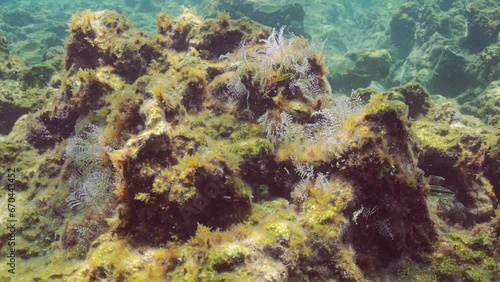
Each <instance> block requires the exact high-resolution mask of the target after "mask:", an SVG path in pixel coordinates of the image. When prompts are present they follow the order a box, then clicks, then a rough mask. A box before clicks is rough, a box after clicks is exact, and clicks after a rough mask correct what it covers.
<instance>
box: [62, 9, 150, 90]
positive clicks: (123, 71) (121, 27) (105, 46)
mask: <svg viewBox="0 0 500 282" xmlns="http://www.w3.org/2000/svg"><path fill="white" fill-rule="evenodd" d="M68 27H69V30H70V37H69V40H68V42H67V44H66V51H67V55H66V59H65V66H66V69H67V70H69V69H71V68H74V69H78V68H97V67H99V66H104V65H109V66H112V67H113V68H114V72H116V73H117V74H119V75H121V76H122V77H123V78H124V79H125V80H127V81H128V82H133V81H135V79H137V78H138V77H139V76H141V75H143V74H145V72H146V68H147V65H148V64H149V63H150V62H151V60H152V59H153V58H154V57H156V56H157V53H155V52H154V49H153V48H152V47H151V44H152V39H150V38H148V37H147V36H146V35H145V34H144V33H142V32H139V31H137V30H133V29H131V26H130V24H129V23H128V21H127V19H126V17H125V16H124V15H120V14H118V13H116V12H111V11H102V12H96V13H92V12H91V11H89V10H87V11H83V12H80V13H78V14H75V15H73V17H72V19H71V22H70V23H69V24H68ZM131 38H134V39H133V40H132V39H131Z"/></svg>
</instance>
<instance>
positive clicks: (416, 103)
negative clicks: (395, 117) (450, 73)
mask: <svg viewBox="0 0 500 282" xmlns="http://www.w3.org/2000/svg"><path fill="white" fill-rule="evenodd" d="M391 90H394V91H396V92H399V93H401V95H403V97H404V100H403V102H404V103H405V104H406V105H407V106H408V114H409V116H410V117H412V118H416V117H418V116H419V115H425V114H427V112H428V111H429V108H430V102H429V99H430V98H429V93H427V91H426V90H425V89H424V88H423V87H422V86H421V85H420V84H418V83H408V84H406V85H404V86H402V87H399V88H395V89H391Z"/></svg>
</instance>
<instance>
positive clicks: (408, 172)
mask: <svg viewBox="0 0 500 282" xmlns="http://www.w3.org/2000/svg"><path fill="white" fill-rule="evenodd" d="M128 3H129V5H136V4H137V3H136V2H134V1H129V2H128ZM367 5H368V4H367ZM370 5H375V4H374V3H371V4H370ZM443 5H444V6H443V7H446V5H445V4H443ZM405 7H406V6H405ZM265 9H266V10H267V11H269V12H271V11H270V10H269V9H271V8H269V7H265ZM433 9H439V5H437V4H435V5H427V6H426V9H424V10H433ZM443 9H444V8H443ZM450 9H453V8H450ZM402 12H404V13H405V14H407V15H408V16H409V17H413V14H414V13H416V10H415V7H413V6H412V5H410V4H408V5H407V7H406V9H402ZM417 18H418V17H415V19H417ZM429 20H433V18H432V17H431V18H430V19H429ZM431 22H432V21H431ZM69 28H70V37H69V39H68V43H67V45H66V53H65V58H64V70H63V71H62V72H60V73H57V72H55V75H53V76H52V78H51V79H50V80H48V78H47V77H41V78H40V79H38V78H37V77H35V76H36V74H37V72H33V73H32V75H33V77H30V76H29V75H25V76H24V77H25V78H26V81H32V82H33V85H35V84H36V85H37V87H41V86H42V81H44V82H47V81H48V82H49V83H48V85H47V88H45V91H47V92H46V95H47V96H46V99H47V101H45V103H43V104H40V107H41V109H40V110H37V111H36V113H33V114H31V115H24V116H23V117H21V118H20V119H18V120H17V122H16V123H15V125H14V127H13V128H14V129H13V130H12V131H11V132H10V134H9V135H8V136H7V137H2V139H1V140H0V141H2V143H0V160H2V163H6V164H7V165H12V166H18V167H20V168H21V169H22V170H24V172H23V176H22V177H19V178H18V179H17V180H16V181H15V183H16V185H18V186H19V187H20V189H19V195H20V196H19V198H18V199H19V201H20V203H22V205H23V206H28V205H30V207H32V208H30V210H29V211H28V210H26V211H24V212H23V214H22V220H23V224H24V225H25V226H26V227H23V229H22V230H21V231H20V233H19V237H18V238H19V241H17V242H20V245H19V250H20V251H19V255H20V256H21V257H23V258H30V260H26V263H28V264H29V265H27V267H26V268H24V269H22V270H21V272H22V273H21V274H20V276H19V277H20V279H21V280H23V281H24V280H26V281H30V280H33V279H41V280H51V279H63V280H68V281H87V280H88V281H94V280H110V281H115V280H116V281H146V280H151V281H166V280H167V281H182V280H184V281H198V280H199V281H205V280H206V281H295V280H297V281H299V280H300V281H302V280H304V281H306V280H308V281H309V280H310V281H328V280H342V281H364V280H377V279H380V277H381V276H382V275H387V277H388V278H387V279H391V278H394V279H396V277H401V276H402V275H403V274H405V275H409V277H411V278H414V277H416V278H420V279H422V280H423V281H424V280H425V279H424V278H429V277H439V278H440V279H443V280H446V279H451V280H452V279H462V278H463V277H466V278H467V279H478V280H481V279H483V278H484V279H485V280H487V279H489V278H491V279H493V277H495V274H496V273H495V270H494V268H493V267H494V263H493V262H494V261H495V258H496V257H497V256H498V249H497V246H498V242H497V240H495V238H494V236H493V233H492V232H497V230H498V228H497V227H498V226H495V225H494V224H497V225H498V222H493V221H492V220H491V217H492V216H493V214H494V213H495V208H496V206H497V197H498V191H497V190H498V187H497V184H498V181H497V177H496V175H497V174H498V173H497V170H496V168H497V167H498V165H497V163H498V162H497V159H498V158H497V155H498V154H496V152H497V143H498V142H496V139H495V137H497V136H496V135H495V132H494V131H492V130H491V129H490V128H488V127H485V126H484V124H482V123H481V121H480V120H478V119H474V118H471V117H467V116H462V115H461V114H460V112H459V110H458V109H457V107H456V106H455V104H454V103H453V102H451V101H449V100H446V99H444V98H441V100H437V101H438V102H435V101H431V100H430V95H429V94H428V92H427V91H426V90H425V89H424V87H423V86H421V85H420V84H418V83H408V84H406V85H403V86H400V87H395V88H392V89H390V90H389V91H386V92H384V91H382V90H373V89H360V90H357V91H356V90H355V91H353V93H352V95H351V96H350V97H347V96H344V95H337V94H335V95H333V94H332V93H331V92H332V91H331V88H330V85H329V82H328V81H327V80H326V75H327V70H326V66H325V63H324V60H323V57H322V54H321V50H320V49H319V48H317V47H316V46H314V45H311V44H310V43H309V42H308V41H307V40H306V39H304V38H300V37H296V36H294V35H293V34H288V33H287V32H286V29H285V28H281V29H279V30H277V29H270V28H267V27H264V26H262V25H259V24H256V23H254V22H252V21H251V20H248V19H239V20H231V19H230V17H229V15H228V14H227V13H220V14H218V16H217V17H216V18H214V19H203V18H201V17H199V16H197V15H196V14H194V12H193V11H191V10H189V9H185V10H184V12H183V13H182V14H181V15H180V16H178V17H175V18H174V17H171V16H169V15H168V14H166V13H164V12H163V13H161V14H159V16H158V21H157V34H155V35H148V34H145V33H142V32H141V31H139V30H137V29H135V28H134V27H133V26H132V25H131V24H130V23H129V22H128V20H127V19H126V17H125V16H124V15H120V14H117V13H115V12H110V11H101V12H92V11H84V12H81V13H78V14H76V15H75V16H74V17H73V18H72V20H71V22H70V24H69ZM431 30H432V28H430V29H429V32H430V31H431ZM416 33H417V31H416ZM418 34H419V36H422V37H418V38H424V37H425V36H427V35H428V34H427V32H424V31H422V30H420V31H419V32H418ZM418 38H417V37H416V39H418ZM438 39H439V38H438ZM415 42H417V41H415ZM431 49H432V48H431ZM432 50H434V49H432ZM436 50H441V49H436ZM56 53H57V52H56ZM440 54H441V53H439V51H435V52H434V53H433V55H432V56H434V58H438V57H439V55H440ZM436 56H438V57H436ZM48 57H50V56H48ZM56 57H57V55H56V56H55V57H54V58H53V59H48V60H47V61H46V62H44V63H46V64H47V65H45V66H53V67H54V68H55V65H56V64H57V59H55V58H56ZM348 57H349V59H350V60H352V61H353V62H354V64H352V66H355V69H356V70H357V71H356V73H355V74H354V73H351V75H353V76H356V75H357V76H358V77H360V79H359V80H358V82H359V83H361V84H363V85H364V84H365V83H366V82H367V83H369V82H371V80H384V79H385V77H386V76H387V74H388V72H389V64H390V61H391V57H390V56H389V52H388V51H386V50H377V49H365V50H362V51H353V52H351V53H349V55H348ZM443 57H444V55H443ZM443 60H444V58H443ZM39 67H40V69H43V68H42V67H43V66H39ZM32 68H34V70H37V68H35V67H32ZM427 68H428V69H433V67H429V66H427ZM4 69H8V70H12V69H13V67H12V65H11V67H8V66H6V65H5V68H4ZM14 69H15V68H14ZM40 69H38V70H40ZM20 70H21V71H22V70H23V68H22V67H21V68H20ZM5 73H8V74H9V75H10V77H8V78H7V80H12V78H13V77H14V78H15V79H19V78H21V77H22V76H20V75H17V76H16V74H15V72H14V71H11V72H7V71H6V72H5ZM20 73H22V72H20ZM25 87H27V89H28V90H29V89H31V88H30V87H31V86H29V85H25ZM431 97H432V96H431ZM0 105H1V104H0ZM485 140H487V141H488V142H485ZM11 151H15V154H12V153H11ZM495 189H496V190H495ZM495 191H496V193H497V194H496V196H495V193H494V192H495ZM450 195H452V196H450ZM497 213H498V212H497ZM497 216H498V215H497ZM495 228H496V229H495ZM495 230H496V231H495ZM482 231H485V232H482ZM6 234H7V233H6V232H4V233H2V236H0V237H2V238H6ZM477 234H481V235H480V236H476V235H477ZM7 235H8V234H7ZM0 243H1V244H5V240H3V241H1V240H0ZM0 252H2V253H1V255H5V248H1V249H0ZM447 254H453V256H452V258H451V259H447ZM40 260H43V261H44V262H45V263H46V265H45V267H44V268H43V269H40V268H39V267H33V266H34V265H35V263H37V262H39V261H40ZM69 263H71V264H72V265H71V266H70V265H69ZM477 263H480V264H481V265H482V266H485V268H484V269H481V268H480V267H479V265H478V264H477ZM461 265H464V267H462V266H461ZM1 275H3V274H0V277H2V278H3V276H1ZM422 277H424V278H422ZM427 280H432V279H430V278H429V279H427Z"/></svg>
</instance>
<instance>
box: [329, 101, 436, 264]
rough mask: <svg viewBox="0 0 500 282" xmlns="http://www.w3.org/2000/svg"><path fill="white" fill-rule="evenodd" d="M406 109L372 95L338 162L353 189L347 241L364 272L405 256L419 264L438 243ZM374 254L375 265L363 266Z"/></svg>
mask: <svg viewBox="0 0 500 282" xmlns="http://www.w3.org/2000/svg"><path fill="white" fill-rule="evenodd" d="M407 111H408V109H407V107H406V106H405V105H404V104H403V103H401V102H398V101H388V100H385V98H383V96H381V95H375V96H373V97H372V100H371V102H370V103H369V104H368V105H367V106H366V107H365V108H364V109H363V112H362V113H361V116H360V117H359V118H358V119H357V121H356V122H355V124H353V125H352V126H353V127H352V130H351V132H350V134H351V136H352V137H351V138H353V139H354V141H353V142H354V144H355V145H354V144H353V145H352V146H351V147H350V148H349V149H348V150H347V152H345V153H344V154H345V155H344V156H345V158H344V159H342V161H341V163H342V164H343V165H342V166H341V171H344V172H343V174H346V177H347V178H348V179H351V180H352V181H353V182H354V187H356V188H355V192H354V195H355V196H354V197H353V202H352V203H351V205H350V209H349V212H350V213H352V217H353V221H354V222H353V223H354V224H352V225H351V226H350V228H349V229H350V230H349V235H348V236H346V237H345V238H346V239H348V240H350V241H351V242H352V244H353V246H354V247H355V248H356V250H357V258H358V263H360V267H361V268H362V269H363V268H367V269H369V268H372V267H375V268H380V267H385V266H386V265H387V264H389V263H390V261H391V260H394V259H397V258H398V257H399V256H401V255H402V254H403V253H404V252H407V254H408V255H410V256H412V258H413V259H417V260H421V259H422V258H423V255H424V254H425V253H426V252H429V251H431V250H432V249H433V244H434V242H435V241H436V239H437V233H436V230H435V229H434V223H433V221H432V220H431V218H430V216H429V212H428V210H427V207H426V203H425V200H426V190H425V189H426V188H425V187H426V186H425V181H424V178H423V171H422V170H421V169H420V168H418V167H417V165H418V156H419V154H420V153H421V151H420V148H419V146H418V143H417V141H416V140H415V139H414V136H413V134H412V133H411V131H410V129H409V127H408V124H407V123H408V121H407ZM362 132H363V133H362ZM382 132H383V134H382ZM382 136H383V137H382ZM383 140H385V141H383ZM389 140H390V141H389ZM347 156H348V157H347ZM337 162H339V161H337ZM372 256H375V257H377V258H378V259H377V260H376V261H377V263H376V264H375V265H371V264H368V265H366V264H365V263H368V262H369V261H372V263H374V262H375V261H374V260H373V258H372V259H370V257H372ZM365 260H366V262H363V261H365Z"/></svg>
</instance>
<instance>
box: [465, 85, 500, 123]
mask: <svg viewBox="0 0 500 282" xmlns="http://www.w3.org/2000/svg"><path fill="white" fill-rule="evenodd" d="M460 109H461V110H462V111H463V112H464V113H466V114H472V115H474V116H476V117H478V118H480V119H481V120H483V121H484V123H486V124H489V125H491V126H494V127H496V128H500V82H498V81H494V82H492V83H491V84H490V85H489V86H488V87H487V88H486V89H485V90H484V91H483V92H481V93H480V94H479V95H477V97H475V98H474V99H473V100H472V101H469V102H466V103H464V104H463V105H461V107H460Z"/></svg>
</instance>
